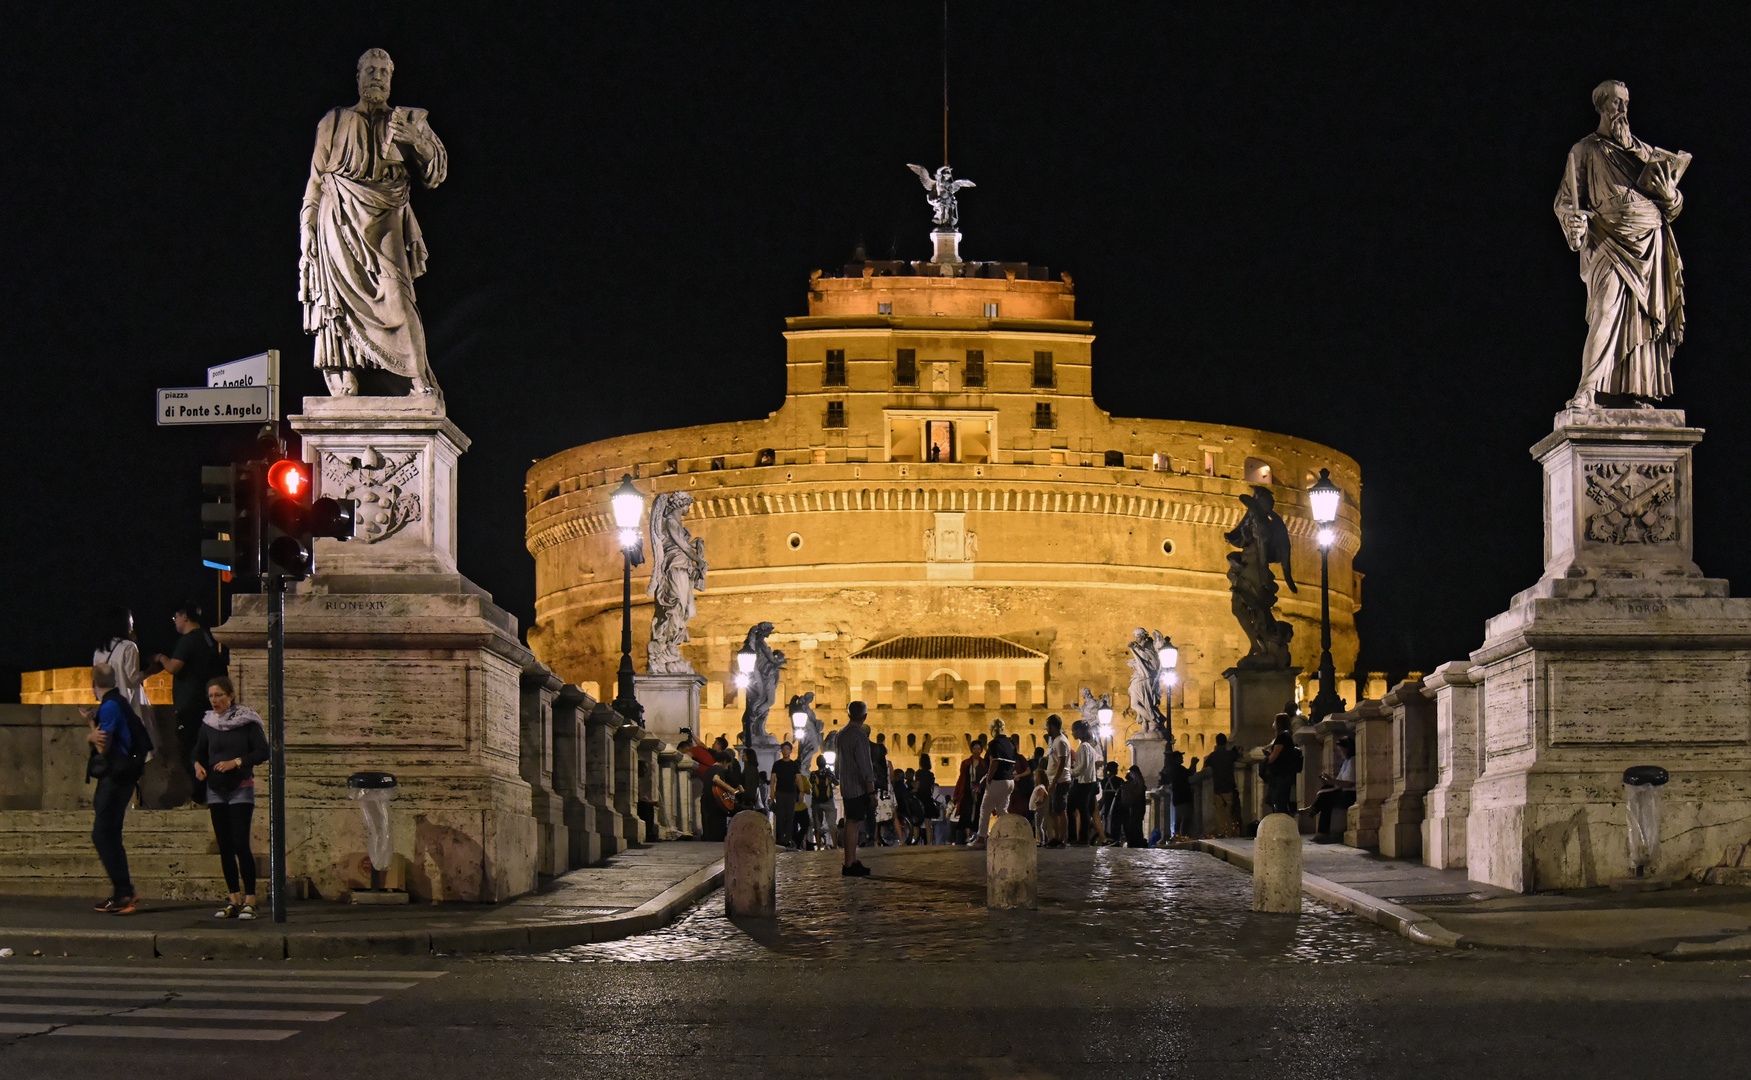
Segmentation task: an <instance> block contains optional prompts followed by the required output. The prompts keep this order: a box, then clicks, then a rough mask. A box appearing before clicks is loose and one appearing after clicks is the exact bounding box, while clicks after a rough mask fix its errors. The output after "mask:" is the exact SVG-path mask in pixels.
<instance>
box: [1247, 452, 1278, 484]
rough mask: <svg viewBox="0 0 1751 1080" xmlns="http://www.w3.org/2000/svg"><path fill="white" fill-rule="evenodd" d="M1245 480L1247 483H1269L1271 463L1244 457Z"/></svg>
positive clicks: (1270, 481) (1272, 481)
mask: <svg viewBox="0 0 1751 1080" xmlns="http://www.w3.org/2000/svg"><path fill="white" fill-rule="evenodd" d="M1246 482H1247V483H1249V484H1271V483H1275V481H1274V480H1272V479H1271V463H1270V462H1268V461H1264V460H1261V459H1259V458H1255V457H1249V458H1247V459H1246Z"/></svg>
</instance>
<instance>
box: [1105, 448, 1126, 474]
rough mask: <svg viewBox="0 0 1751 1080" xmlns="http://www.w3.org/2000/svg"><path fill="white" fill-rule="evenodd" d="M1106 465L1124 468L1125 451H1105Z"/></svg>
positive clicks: (1112, 467) (1113, 467) (1110, 467)
mask: <svg viewBox="0 0 1751 1080" xmlns="http://www.w3.org/2000/svg"><path fill="white" fill-rule="evenodd" d="M1106 465H1107V468H1109V469H1122V468H1124V467H1125V452H1124V451H1123V450H1108V451H1107V452H1106Z"/></svg>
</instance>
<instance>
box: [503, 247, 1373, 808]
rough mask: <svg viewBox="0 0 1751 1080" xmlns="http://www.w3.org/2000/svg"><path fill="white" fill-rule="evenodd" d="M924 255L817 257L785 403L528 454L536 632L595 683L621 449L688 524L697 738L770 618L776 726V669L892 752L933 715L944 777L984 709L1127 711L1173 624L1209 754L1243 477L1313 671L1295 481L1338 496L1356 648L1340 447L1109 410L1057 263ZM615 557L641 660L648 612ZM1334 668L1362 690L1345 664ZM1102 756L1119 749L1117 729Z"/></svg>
mask: <svg viewBox="0 0 1751 1080" xmlns="http://www.w3.org/2000/svg"><path fill="white" fill-rule="evenodd" d="M956 239H957V240H958V236H956ZM939 258H943V261H941V262H919V263H908V262H896V261H874V260H864V259H861V258H860V259H858V261H854V262H852V263H851V264H849V265H847V266H845V267H843V268H842V269H841V270H839V271H837V272H816V273H815V274H813V275H811V277H810V280H809V296H808V314H807V315H803V316H798V317H793V318H790V319H787V320H786V327H785V334H784V337H785V342H786V358H785V365H786V376H787V377H786V392H785V398H784V403H783V405H782V406H781V407H780V408H779V409H778V410H777V411H776V412H774V413H772V414H771V415H770V416H768V417H766V418H765V419H761V420H747V421H738V422H732V423H722V424H708V425H702V426H699V427H689V428H679V429H674V430H669V431H659V432H653V433H649V434H643V435H627V436H622V437H619V438H613V439H605V440H602V441H600V442H594V443H589V444H587V445H584V446H578V447H575V448H573V449H570V450H566V451H564V452H562V453H558V454H555V455H553V456H552V457H549V458H547V459H545V460H543V461H540V462H538V463H537V464H535V465H534V466H533V467H532V468H531V469H530V470H529V473H528V487H527V506H528V515H527V534H526V541H527V545H528V548H529V551H530V552H531V553H532V554H533V555H534V557H535V567H536V571H535V572H536V588H537V596H538V598H537V602H536V625H535V626H534V627H532V628H531V629H530V631H529V644H530V647H531V648H532V649H533V650H534V652H535V653H536V655H537V656H539V657H540V658H541V660H543V661H545V662H546V663H547V664H548V665H550V666H551V667H552V668H553V669H554V670H555V671H556V672H558V673H559V674H560V675H561V676H562V677H563V678H565V679H568V680H572V681H575V682H578V683H580V684H587V683H589V682H595V683H598V684H599V685H600V687H601V693H602V694H603V695H604V696H612V693H613V679H614V670H615V667H616V665H617V663H618V660H619V652H620V642H619V635H620V621H621V612H620V608H621V570H622V567H621V554H620V550H619V548H618V547H617V546H616V534H615V529H614V527H613V517H612V514H611V512H610V509H609V505H608V496H609V494H610V493H611V492H612V491H613V490H614V489H615V487H616V486H617V485H618V484H619V483H620V480H621V476H622V474H625V473H631V474H632V475H633V476H634V477H635V478H637V482H638V486H639V487H640V488H642V489H643V490H644V491H645V493H646V496H647V507H648V499H649V496H650V495H651V494H654V493H655V492H661V491H686V492H689V493H691V494H692V495H693V496H694V498H695V500H696V501H695V502H694V505H693V507H692V509H691V510H690V511H689V513H688V516H687V525H688V527H689V528H690V529H691V530H692V532H693V533H694V535H696V536H700V537H703V538H704V540H705V555H706V558H707V559H708V560H709V562H710V564H711V569H710V574H709V576H708V578H707V580H706V584H705V589H704V591H702V592H701V593H700V594H699V597H698V605H699V606H698V614H697V616H696V617H695V618H694V619H693V621H692V622H691V624H690V632H691V636H692V641H691V643H690V644H689V645H687V646H685V647H684V649H683V652H684V655H685V656H686V657H687V659H688V660H689V661H691V663H692V664H693V666H694V668H695V669H696V670H697V671H698V672H699V674H700V675H702V676H705V677H706V678H707V679H708V680H709V682H708V683H707V685H706V686H705V688H704V693H703V701H702V713H701V721H702V723H701V727H702V729H703V732H704V733H705V734H707V735H708V736H715V735H717V734H728V735H729V736H730V739H731V741H732V742H734V741H735V739H736V733H737V732H738V731H739V730H740V729H741V711H740V706H739V704H738V703H737V702H736V690H735V687H734V684H733V682H732V676H733V669H734V664H735V660H734V654H735V652H736V650H737V649H738V648H739V647H740V646H741V643H742V640H743V637H744V635H745V634H746V633H747V630H748V628H749V627H750V626H751V625H753V624H755V623H758V622H761V621H769V622H771V623H773V624H774V625H775V626H776V627H777V629H776V631H775V632H774V633H773V635H772V636H771V638H770V639H769V640H770V642H771V644H772V646H773V647H774V648H775V649H779V650H781V651H783V652H784V653H785V655H786V658H787V667H786V668H785V671H784V682H783V684H782V686H781V687H780V690H779V694H778V698H777V705H776V706H775V707H774V709H773V712H772V714H771V717H770V718H769V723H768V730H769V731H770V732H771V733H772V734H774V735H779V736H783V735H785V734H786V733H787V731H788V728H789V724H788V722H787V720H786V718H785V715H784V703H785V702H786V701H787V700H788V699H789V697H790V696H791V695H792V694H800V693H804V692H807V691H813V692H814V693H815V696H816V708H817V711H818V712H819V713H820V715H821V717H822V719H823V721H824V722H825V723H826V724H827V725H828V730H832V728H833V727H835V726H837V725H840V724H843V723H844V721H845V709H846V705H847V703H848V702H850V701H852V700H854V699H862V700H864V701H866V702H867V703H868V704H869V706H870V722H871V726H872V728H873V729H874V730H875V731H876V732H877V733H885V734H886V736H887V740H888V743H889V745H890V746H893V745H894V744H896V743H898V744H900V746H901V751H900V752H899V753H892V752H891V753H890V758H891V760H892V762H893V763H894V764H898V765H903V766H916V765H917V751H918V749H920V748H921V747H922V746H923V745H924V740H925V739H926V737H929V738H930V739H931V741H932V750H931V752H932V756H933V758H935V759H936V760H935V767H936V771H937V774H938V776H939V778H942V777H944V776H945V773H944V768H945V767H947V768H949V769H953V768H954V767H955V766H956V765H957V764H958V762H959V761H960V759H961V757H962V753H963V748H964V740H963V736H965V735H969V734H977V733H980V732H983V731H985V730H986V727H987V724H988V721H989V719H990V718H992V717H997V716H1001V717H1002V718H1003V719H1004V720H1005V722H1006V724H1007V726H1008V728H1009V729H1010V731H1012V732H1016V731H1019V732H1020V733H1021V736H1022V746H1023V749H1024V750H1028V749H1031V748H1032V747H1033V746H1034V745H1037V744H1038V743H1039V742H1040V741H1043V734H1044V730H1045V718H1046V716H1047V715H1048V714H1050V713H1052V712H1058V713H1061V714H1064V715H1065V718H1066V724H1068V722H1069V720H1070V719H1073V718H1074V717H1073V715H1072V714H1073V713H1074V705H1073V703H1074V702H1075V701H1076V700H1077V699H1078V697H1079V691H1080V690H1081V688H1082V687H1085V686H1086V687H1089V688H1090V689H1092V690H1093V691H1094V692H1095V693H1096V694H1097V695H1098V694H1100V693H1104V692H1111V693H1113V695H1114V707H1115V710H1116V712H1117V714H1118V715H1119V716H1120V717H1123V721H1122V722H1121V721H1117V720H1116V721H1115V728H1117V729H1119V731H1118V738H1119V739H1120V740H1122V739H1123V738H1124V737H1125V736H1126V735H1127V734H1130V733H1134V730H1135V725H1134V721H1133V720H1132V717H1131V715H1130V714H1128V713H1127V712H1126V705H1127V699H1126V695H1125V690H1126V688H1127V686H1128V685H1129V682H1130V674H1129V671H1128V669H1127V667H1126V665H1125V646H1126V644H1127V642H1128V641H1129V639H1130V637H1131V634H1132V631H1133V630H1134V629H1135V628H1137V627H1140V626H1143V627H1148V628H1150V629H1160V630H1163V631H1165V632H1166V633H1167V634H1168V635H1170V636H1171V637H1172V639H1173V641H1174V643H1175V644H1177V645H1178V646H1179V648H1180V666H1179V672H1180V681H1179V684H1178V686H1177V687H1176V688H1175V690H1174V694H1173V697H1174V701H1173V706H1174V724H1175V732H1176V735H1177V739H1176V741H1177V743H1178V744H1179V746H1180V747H1181V748H1182V749H1184V750H1186V751H1187V753H1188V756H1201V755H1202V753H1203V752H1205V751H1206V750H1207V749H1208V748H1209V746H1210V745H1211V740H1212V738H1213V737H1214V735H1215V734H1216V733H1217V732H1226V731H1227V730H1228V727H1229V715H1228V695H1229V685H1228V683H1227V681H1226V680H1225V679H1224V678H1223V671H1224V670H1225V669H1227V668H1229V667H1231V666H1233V665H1234V664H1235V663H1236V662H1237V661H1238V660H1239V659H1240V658H1241V657H1242V656H1244V655H1245V654H1246V651H1247V641H1246V638H1245V635H1244V634H1243V632H1242V631H1241V628H1240V625H1239V624H1238V623H1237V622H1236V621H1235V618H1234V616H1233V614H1232V613H1231V611H1230V607H1229V590H1228V580H1227V577H1226V572H1227V554H1228V552H1229V551H1230V550H1233V549H1232V548H1231V547H1230V546H1229V545H1228V544H1227V543H1226V542H1225V541H1224V539H1223V534H1224V532H1226V531H1227V530H1228V529H1230V528H1232V527H1233V526H1234V525H1235V524H1236V523H1237V522H1238V521H1239V518H1240V515H1241V512H1242V509H1243V508H1242V506H1241V503H1240V501H1239V499H1238V498H1237V496H1238V495H1240V494H1242V493H1245V492H1247V491H1248V490H1249V485H1251V484H1264V485H1269V486H1270V488H1271V490H1272V492H1273V494H1274V495H1275V497H1276V502H1277V508H1278V511H1279V512H1280V513H1281V514H1282V515H1283V517H1284V519H1285V520H1286V522H1287V523H1288V527H1289V532H1290V536H1291V537H1292V540H1293V547H1294V568H1295V571H1296V576H1297V578H1298V580H1299V583H1300V584H1301V590H1300V592H1299V593H1292V592H1290V591H1289V590H1288V589H1287V588H1284V589H1283V590H1282V599H1281V602H1280V605H1279V609H1278V615H1279V617H1280V618H1282V619H1285V620H1286V621H1288V622H1289V623H1291V624H1292V625H1293V626H1294V627H1295V638H1294V642H1293V646H1292V649H1293V660H1294V662H1295V663H1296V664H1298V665H1299V666H1300V667H1301V668H1302V670H1303V672H1304V673H1306V672H1313V671H1315V670H1316V668H1317V664H1318V658H1319V553H1318V549H1317V547H1316V546H1315V542H1314V533H1315V528H1314V525H1313V521H1312V517H1311V514H1310V512H1309V509H1308V502H1307V497H1306V488H1307V487H1308V486H1309V485H1310V484H1311V483H1312V482H1313V480H1314V478H1315V477H1316V476H1317V475H1318V473H1319V470H1320V469H1321V468H1322V467H1324V468H1329V469H1330V470H1331V474H1332V478H1333V479H1334V481H1336V483H1337V484H1338V485H1339V486H1340V487H1341V488H1342V489H1343V491H1344V501H1343V508H1342V510H1341V512H1340V516H1339V521H1338V523H1337V526H1336V528H1337V532H1338V540H1337V543H1336V546H1335V547H1334V549H1333V551H1332V559H1331V582H1332V623H1333V639H1334V640H1333V653H1334V656H1335V658H1336V662H1337V669H1338V671H1340V672H1347V671H1350V670H1352V669H1353V667H1354V665H1355V659H1356V648H1357V639H1356V631H1355V613H1356V611H1357V609H1358V608H1359V606H1360V599H1361V597H1360V576H1359V575H1357V574H1355V573H1354V572H1353V570H1352V567H1351V563H1352V559H1353V557H1354V555H1355V553H1356V550H1357V547H1358V541H1359V535H1360V524H1361V519H1360V515H1359V511H1358V505H1357V497H1358V493H1359V488H1360V476H1359V473H1358V470H1357V466H1356V463H1355V462H1354V461H1352V460H1351V459H1350V458H1348V457H1346V456H1345V455H1343V454H1340V453H1337V452H1336V451H1333V450H1331V449H1328V448H1327V447H1324V446H1320V445H1317V444H1315V443H1311V442H1307V441H1305V440H1302V439H1297V438H1293V437H1290V436H1286V435H1275V434H1271V433H1268V432H1264V431H1255V430H1251V429H1248V428H1237V427H1223V426H1219V425H1214V424H1202V423H1197V422H1194V421H1186V420H1148V419H1125V418H1121V417H1115V416H1113V415H1111V414H1109V413H1108V412H1106V411H1105V410H1103V409H1101V408H1100V407H1099V406H1098V405H1097V404H1096V403H1095V401H1094V398H1093V395H1092V393H1091V379H1090V370H1091V364H1092V349H1091V347H1092V345H1093V342H1094V334H1093V326H1092V324H1090V323H1089V322H1086V321H1080V320H1078V319H1077V318H1076V312H1075V304H1076V297H1075V294H1074V290H1073V288H1072V283H1071V280H1070V275H1068V274H1065V275H1062V276H1061V277H1060V278H1052V277H1050V276H1049V275H1048V273H1047V272H1046V270H1045V268H1043V267H1039V266H1030V265H1029V264H1026V263H995V262H959V261H955V256H954V254H953V248H952V247H950V248H949V250H948V252H947V253H946V257H944V253H942V252H941V248H940V247H939ZM653 377H654V378H653V388H652V392H653V393H686V392H688V391H687V388H685V387H682V386H667V387H661V388H659V387H658V386H657V385H656V380H660V379H661V369H660V365H654V366H653ZM649 569H650V567H649V564H648V563H647V564H646V565H645V566H644V567H643V568H642V571H643V573H644V574H648V572H649ZM634 574H635V578H634V583H633V594H634V604H635V608H634V612H633V631H634V635H635V638H636V639H637V640H636V641H635V644H634V648H633V655H634V658H635V661H636V662H637V664H638V666H639V667H640V668H641V669H642V667H643V661H644V648H645V646H644V643H643V642H644V635H646V634H648V632H649V626H650V611H651V609H650V606H649V599H648V598H647V597H646V596H645V587H646V583H647V580H648V579H647V578H645V577H642V576H636V575H639V574H640V571H638V570H635V571H634ZM1307 678H1308V676H1307V675H1306V674H1303V676H1302V684H1301V685H1302V689H1303V692H1305V693H1306V696H1307V697H1308V698H1309V699H1311V697H1312V694H1313V690H1311V689H1307ZM1340 690H1341V692H1342V693H1343V696H1344V697H1345V698H1346V700H1347V701H1348V702H1351V703H1353V702H1354V701H1355V700H1356V695H1355V692H1354V688H1353V686H1351V685H1350V684H1349V683H1348V681H1347V680H1346V682H1345V683H1343V684H1341V686H1340ZM1113 756H1114V757H1115V758H1117V759H1119V760H1121V761H1123V760H1125V759H1126V758H1127V756H1128V755H1127V753H1126V751H1125V749H1124V747H1123V746H1122V745H1115V746H1114V748H1113ZM947 779H949V780H950V781H951V782H952V773H951V774H947ZM1151 779H1152V781H1153V778H1151Z"/></svg>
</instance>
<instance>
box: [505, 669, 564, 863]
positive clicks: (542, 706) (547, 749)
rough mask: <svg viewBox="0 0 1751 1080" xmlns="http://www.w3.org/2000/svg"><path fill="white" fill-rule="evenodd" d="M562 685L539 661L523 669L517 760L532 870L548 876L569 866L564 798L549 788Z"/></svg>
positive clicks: (551, 783) (550, 785)
mask: <svg viewBox="0 0 1751 1080" xmlns="http://www.w3.org/2000/svg"><path fill="white" fill-rule="evenodd" d="M563 685H565V684H564V683H562V682H561V681H560V679H559V676H557V675H555V674H554V673H553V672H552V671H550V670H548V668H547V665H545V664H542V663H535V664H533V665H532V666H530V667H529V668H527V669H525V670H524V672H523V679H522V688H523V700H522V708H521V710H520V715H519V728H520V742H521V745H520V748H519V753H518V760H519V762H520V763H521V773H522V777H523V779H524V780H525V781H527V782H528V784H529V813H530V814H531V815H532V816H533V817H534V818H535V869H536V872H537V873H542V874H546V875H547V876H548V877H557V876H558V875H560V874H563V873H565V872H566V871H567V870H569V869H571V844H570V841H569V839H568V837H567V835H566V831H567V830H566V823H565V800H563V799H561V798H560V797H559V794H558V793H557V792H556V791H554V789H553V702H554V699H555V698H556V697H558V696H559V689H560V687H561V686H563Z"/></svg>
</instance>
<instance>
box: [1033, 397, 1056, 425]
mask: <svg viewBox="0 0 1751 1080" xmlns="http://www.w3.org/2000/svg"><path fill="white" fill-rule="evenodd" d="M1057 426H1058V425H1057V424H1055V423H1053V421H1052V403H1051V402H1049V401H1036V402H1034V428H1035V429H1036V430H1038V429H1040V428H1053V427H1057Z"/></svg>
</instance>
